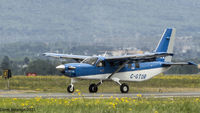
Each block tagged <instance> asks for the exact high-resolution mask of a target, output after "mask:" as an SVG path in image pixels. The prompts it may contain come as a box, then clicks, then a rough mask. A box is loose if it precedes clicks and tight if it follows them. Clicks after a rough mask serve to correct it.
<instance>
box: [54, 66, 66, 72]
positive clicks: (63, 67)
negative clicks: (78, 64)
mask: <svg viewBox="0 0 200 113" xmlns="http://www.w3.org/2000/svg"><path fill="white" fill-rule="evenodd" d="M56 69H57V70H59V71H64V70H65V65H59V66H57V67H56Z"/></svg>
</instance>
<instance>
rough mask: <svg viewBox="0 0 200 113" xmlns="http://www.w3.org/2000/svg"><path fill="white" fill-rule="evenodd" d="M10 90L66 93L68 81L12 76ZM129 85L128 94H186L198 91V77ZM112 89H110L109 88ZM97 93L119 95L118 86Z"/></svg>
mask: <svg viewBox="0 0 200 113" xmlns="http://www.w3.org/2000/svg"><path fill="white" fill-rule="evenodd" d="M9 81H10V89H15V90H33V91H37V92H66V87H67V85H69V84H70V79H69V78H67V77H65V76H37V77H26V76H13V77H12V78H11V79H10V80H9ZM6 83H7V80H4V79H3V78H1V77H0V89H7V88H6ZM90 83H98V81H94V80H92V81H90V80H80V81H79V82H77V83H75V84H74V85H75V89H79V90H80V91H81V92H84V93H86V92H88V86H89V84H90ZM126 83H128V84H129V87H130V92H136V93H142V92H187V91H200V75H184V76H182V75H170V76H165V75H159V76H156V77H154V78H152V79H150V80H147V81H143V82H126ZM111 87H112V88H111ZM98 92H113V93H119V92H120V90H119V85H118V84H116V83H114V82H111V81H108V82H104V83H103V84H102V85H100V86H99V91H98Z"/></svg>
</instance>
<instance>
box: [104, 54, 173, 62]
mask: <svg viewBox="0 0 200 113" xmlns="http://www.w3.org/2000/svg"><path fill="white" fill-rule="evenodd" d="M166 56H173V54H172V53H165V52H160V53H148V54H138V55H126V56H116V57H106V58H105V60H106V61H108V62H112V63H114V65H117V64H123V62H126V61H127V60H128V61H129V62H128V63H139V62H150V61H155V60H156V59H157V58H160V57H166Z"/></svg>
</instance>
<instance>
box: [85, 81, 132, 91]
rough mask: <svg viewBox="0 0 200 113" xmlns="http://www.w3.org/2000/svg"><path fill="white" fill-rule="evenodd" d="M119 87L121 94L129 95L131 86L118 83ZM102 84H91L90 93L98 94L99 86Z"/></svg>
mask: <svg viewBox="0 0 200 113" xmlns="http://www.w3.org/2000/svg"><path fill="white" fill-rule="evenodd" d="M117 83H118V84H119V85H120V91H121V93H128V91H129V86H128V85H127V84H126V83H123V84H121V83H119V82H117ZM101 84H102V81H100V82H99V83H98V84H95V83H92V84H90V86H89V92H90V93H96V92H97V91H98V86H99V85H101Z"/></svg>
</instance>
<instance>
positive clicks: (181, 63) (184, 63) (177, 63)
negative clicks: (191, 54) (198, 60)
mask: <svg viewBox="0 0 200 113" xmlns="http://www.w3.org/2000/svg"><path fill="white" fill-rule="evenodd" d="M162 65H163V66H172V65H194V66H197V64H195V63H193V62H174V63H173V62H170V63H164V64H162Z"/></svg>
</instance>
